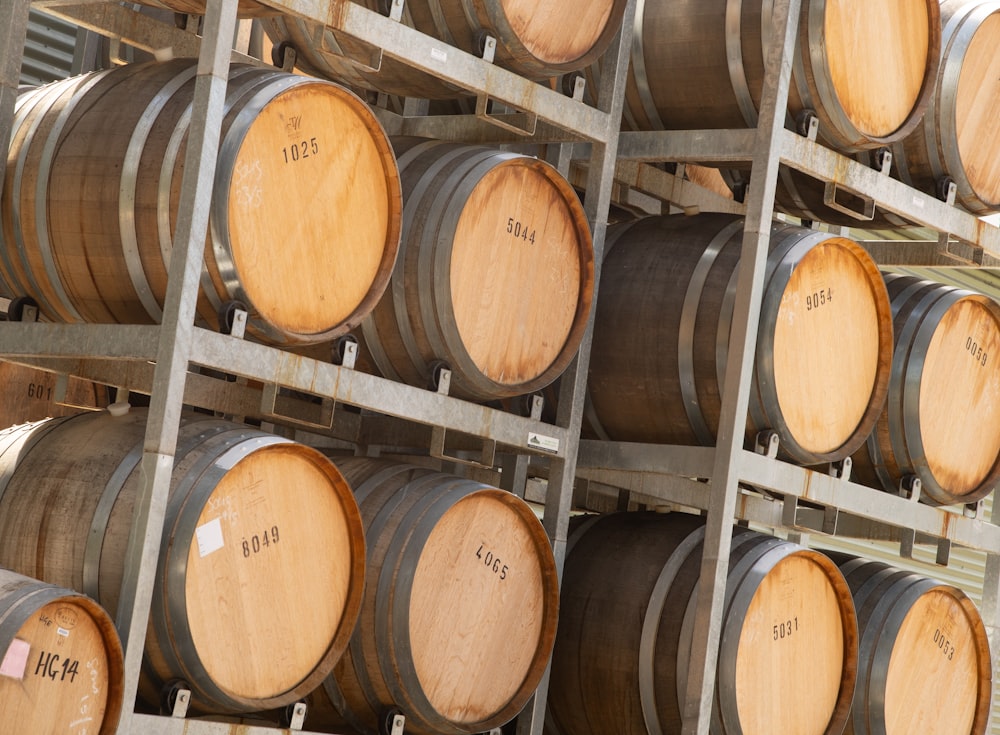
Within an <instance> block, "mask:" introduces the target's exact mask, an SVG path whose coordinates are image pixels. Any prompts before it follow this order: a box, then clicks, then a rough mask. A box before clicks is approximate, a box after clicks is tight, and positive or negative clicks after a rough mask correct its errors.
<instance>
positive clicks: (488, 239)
mask: <svg viewBox="0 0 1000 735" xmlns="http://www.w3.org/2000/svg"><path fill="white" fill-rule="evenodd" d="M582 211H583V210H582V208H581V206H580V203H579V200H578V199H577V197H576V194H575V193H574V192H573V190H572V189H571V188H570V187H569V185H568V184H566V183H565V181H563V180H561V179H560V178H558V175H557V174H556V173H555V172H554V170H552V169H550V168H549V167H547V166H545V165H543V164H540V163H539V162H537V161H535V160H533V159H528V158H517V159H513V160H511V161H508V162H506V163H502V164H500V165H498V166H496V167H494V168H493V169H492V170H491V171H489V172H488V173H487V174H486V175H485V176H483V178H482V180H481V181H480V182H479V183H478V184H477V185H476V187H475V189H474V190H473V192H472V194H471V195H470V196H469V198H468V200H467V202H466V204H465V206H464V209H463V211H462V215H461V217H460V218H459V221H458V225H457V227H456V231H455V239H454V244H453V247H452V253H451V271H450V287H451V299H452V304H453V312H454V315H455V322H456V325H457V327H458V333H459V336H460V338H461V340H462V343H463V345H464V346H465V349H466V351H467V352H468V353H469V356H470V357H471V359H472V361H473V362H474V363H475V364H476V366H477V367H478V368H479V369H480V370H481V372H482V373H483V374H484V375H485V376H487V377H488V378H490V379H491V380H494V381H496V382H497V383H500V384H503V385H516V384H518V383H524V382H527V381H530V380H532V379H533V378H536V377H538V376H539V375H541V374H542V373H544V372H545V370H546V369H548V368H549V367H550V366H551V365H552V363H553V362H554V361H555V360H556V358H557V357H559V356H560V353H561V352H562V351H563V348H564V346H565V345H566V342H567V340H568V339H569V336H570V332H571V329H572V328H573V327H574V323H575V322H577V321H578V320H577V318H576V317H577V314H578V311H579V310H580V309H581V308H583V309H584V313H586V310H588V309H589V304H590V299H589V298H588V297H587V294H581V290H582V289H581V283H582V278H583V275H586V274H588V273H591V272H592V271H591V269H592V267H593V251H592V246H591V243H590V232H589V229H588V228H587V225H586V222H585V220H584V219H583V217H582ZM581 274H583V275H581Z"/></svg>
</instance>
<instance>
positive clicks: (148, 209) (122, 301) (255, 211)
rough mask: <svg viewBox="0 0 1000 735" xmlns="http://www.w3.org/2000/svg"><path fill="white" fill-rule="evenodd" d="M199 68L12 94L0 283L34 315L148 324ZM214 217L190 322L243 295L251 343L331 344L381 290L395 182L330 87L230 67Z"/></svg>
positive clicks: (372, 139)
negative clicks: (28, 302)
mask: <svg viewBox="0 0 1000 735" xmlns="http://www.w3.org/2000/svg"><path fill="white" fill-rule="evenodd" d="M195 72H196V66H195V63H194V61H193V60H191V59H178V60H175V61H171V62H167V63H163V64H160V63H156V62H153V63H148V64H137V65H129V66H125V67H119V68H117V69H114V70H112V71H105V72H97V73H94V74H90V75H85V76H82V77H75V78H73V79H69V80H66V81H63V82H57V83H55V84H52V85H47V86H46V87H41V88H39V89H38V90H37V91H35V92H29V93H27V94H23V95H21V96H20V97H19V98H18V100H17V112H16V114H15V122H14V127H15V130H14V134H13V138H12V143H11V148H10V151H9V155H8V158H7V178H6V184H5V188H4V190H3V199H2V205H3V206H2V208H0V210H2V212H3V216H2V217H3V222H2V224H3V228H2V233H3V244H4V248H2V252H0V279H2V280H3V281H5V282H6V283H7V285H8V286H10V287H11V288H12V289H14V291H15V292H16V293H15V294H14V295H19V294H21V295H29V296H32V297H34V298H35V299H36V300H37V301H38V303H39V305H40V307H41V312H42V314H43V315H44V316H45V317H46V318H48V319H51V320H53V321H63V322H98V323H151V322H155V321H158V320H159V319H160V318H161V316H162V306H163V301H164V298H165V293H166V277H167V263H168V262H169V257H170V251H171V247H172V239H173V232H174V229H175V224H176V217H177V206H178V199H179V195H180V185H181V177H182V173H183V165H184V148H185V141H186V138H187V132H188V129H189V124H190V119H191V114H192V100H193V92H194V78H195ZM81 191H82V192H86V195H87V196H86V199H85V201H83V202H81V194H80V192H81ZM210 209H211V216H210V227H209V237H208V241H207V242H206V246H205V262H204V269H203V273H202V288H201V295H200V298H199V307H198V313H199V315H200V316H201V318H202V319H203V320H205V322H207V323H208V324H210V325H211V326H213V327H214V326H217V325H218V316H217V314H218V311H219V309H220V308H222V307H223V306H224V305H225V304H226V303H228V302H229V301H231V300H239V301H242V302H244V303H245V304H246V305H247V307H249V311H250V314H251V321H250V325H249V330H250V332H251V333H252V334H254V335H255V336H257V337H259V338H261V339H265V340H268V341H271V342H274V343H295V342H317V341H323V340H327V339H330V338H331V337H334V336H336V335H338V334H341V333H344V332H346V331H348V330H349V329H350V328H351V327H353V326H355V325H356V324H357V323H358V322H359V321H360V319H361V318H362V317H363V316H364V315H365V314H366V313H367V312H368V311H369V310H370V309H371V307H372V306H373V305H374V303H375V302H376V301H377V300H378V298H379V296H381V294H382V291H383V290H384V289H385V286H386V284H387V283H388V279H389V275H390V274H391V271H392V264H393V262H394V261H395V257H396V252H397V249H398V238H399V225H400V221H399V220H400V214H401V209H402V206H401V200H400V192H399V180H398V171H397V169H396V165H395V160H394V158H393V153H392V150H391V148H390V146H389V142H388V139H387V138H386V137H385V134H384V132H383V131H382V128H381V126H380V125H379V123H378V121H377V120H376V119H375V117H374V116H373V114H372V113H371V111H370V110H369V109H368V108H367V107H366V106H365V105H364V103H363V102H361V100H360V99H358V98H357V97H356V96H355V95H353V94H352V93H351V92H349V91H347V90H345V89H343V88H341V87H338V86H336V85H334V84H331V83H328V82H322V81H318V80H312V79H308V78H306V77H301V76H297V75H292V74H284V73H281V72H278V71H275V70H273V69H271V70H268V69H262V68H253V67H245V66H234V67H233V68H232V69H231V71H230V78H229V85H228V91H227V98H226V105H225V118H224V121H223V134H222V139H221V143H220V149H219V158H218V171H217V173H216V177H215V184H214V194H213V197H212V201H211V204H210ZM357 212H364V213H365V216H364V217H354V216H348V215H347V213H357Z"/></svg>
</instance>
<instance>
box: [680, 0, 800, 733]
mask: <svg viewBox="0 0 1000 735" xmlns="http://www.w3.org/2000/svg"><path fill="white" fill-rule="evenodd" d="M800 8H801V0H778V1H777V2H775V4H774V7H773V10H772V12H773V15H772V18H773V19H774V25H775V27H776V28H782V29H784V33H783V34H782V35H781V36H780V37H777V38H775V39H774V42H772V44H771V46H770V48H768V50H767V55H766V58H765V61H766V70H767V73H766V75H765V80H764V91H763V96H762V100H761V110H760V118H759V120H758V127H757V130H756V141H755V144H754V157H753V170H754V173H755V176H754V177H753V178H752V179H751V182H750V191H749V194H748V197H747V218H746V224H745V227H744V235H743V250H742V259H741V265H740V269H739V276H738V282H737V295H736V304H735V307H734V312H733V331H732V337H731V339H730V352H729V359H728V360H727V363H726V372H725V383H724V385H725V388H724V390H723V395H722V413H721V416H720V418H719V436H718V441H717V443H716V455H715V462H714V467H713V471H712V482H711V488H712V489H711V495H710V498H709V506H708V519H707V525H706V530H705V546H704V552H703V556H702V563H701V576H700V581H699V589H700V591H701V592H700V594H699V595H698V601H697V609H696V610H695V613H696V614H695V625H694V631H693V634H692V641H691V669H690V673H689V676H688V682H687V689H686V691H685V693H684V698H683V701H682V703H681V705H682V706H681V712H682V729H681V732H682V734H683V735H708V731H709V725H710V723H711V709H712V701H713V693H714V688H715V676H716V669H717V662H718V661H717V659H718V649H719V639H720V637H721V633H722V613H723V602H724V598H725V589H726V576H727V573H728V568H729V550H730V546H731V542H732V525H733V521H734V517H735V510H736V496H737V493H738V486H739V468H740V459H741V455H742V452H743V435H744V429H743V427H744V426H745V425H746V416H747V410H748V406H749V402H750V378H751V375H752V373H753V359H754V354H755V345H756V341H757V322H758V320H759V318H760V306H761V300H762V296H763V291H764V268H765V263H766V260H767V249H768V241H769V238H770V228H771V216H772V214H773V210H774V193H775V188H776V185H777V178H778V165H779V156H778V153H779V150H780V146H781V145H782V143H783V139H782V133H784V122H785V109H786V106H787V101H788V87H789V82H790V79H791V73H792V58H793V50H794V48H795V38H796V34H797V31H798V22H797V19H798V18H799V10H800ZM706 593H707V594H706Z"/></svg>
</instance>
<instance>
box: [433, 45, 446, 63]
mask: <svg viewBox="0 0 1000 735" xmlns="http://www.w3.org/2000/svg"><path fill="white" fill-rule="evenodd" d="M431 58H432V59H437V60H438V61H447V60H448V52H447V51H443V50H442V49H439V48H432V49H431Z"/></svg>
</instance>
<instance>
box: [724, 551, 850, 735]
mask: <svg viewBox="0 0 1000 735" xmlns="http://www.w3.org/2000/svg"><path fill="white" fill-rule="evenodd" d="M843 604H844V603H843V601H842V600H841V599H839V597H838V595H837V592H836V590H835V589H834V586H833V584H832V583H831V581H830V577H829V574H828V572H827V571H826V570H825V569H824V568H823V567H822V566H820V565H819V564H817V563H816V561H815V560H814V559H813V558H811V556H810V555H807V554H793V555H791V556H788V557H786V558H785V559H783V560H781V561H780V562H778V564H777V565H775V566H774V568H773V569H771V570H769V571H768V572H767V575H766V576H765V577H764V579H763V581H762V582H761V584H760V587H759V588H758V589H757V592H756V593H755V594H754V597H753V600H752V601H751V603H750V608H749V610H748V611H747V615H746V618H745V620H744V623H743V628H742V632H741V635H740V640H739V650H738V653H737V656H736V702H737V708H738V710H739V715H740V724H741V726H742V730H743V733H744V735H773V733H774V732H775V723H781V726H780V728H779V729H780V731H781V732H787V733H797V735H823V733H825V732H826V731H827V727H828V725H829V724H830V721H831V718H832V717H833V715H834V711H835V709H836V707H837V702H838V698H839V695H840V687H841V678H842V676H843V672H844V664H845V660H844V618H843V607H842V605H843Z"/></svg>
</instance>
